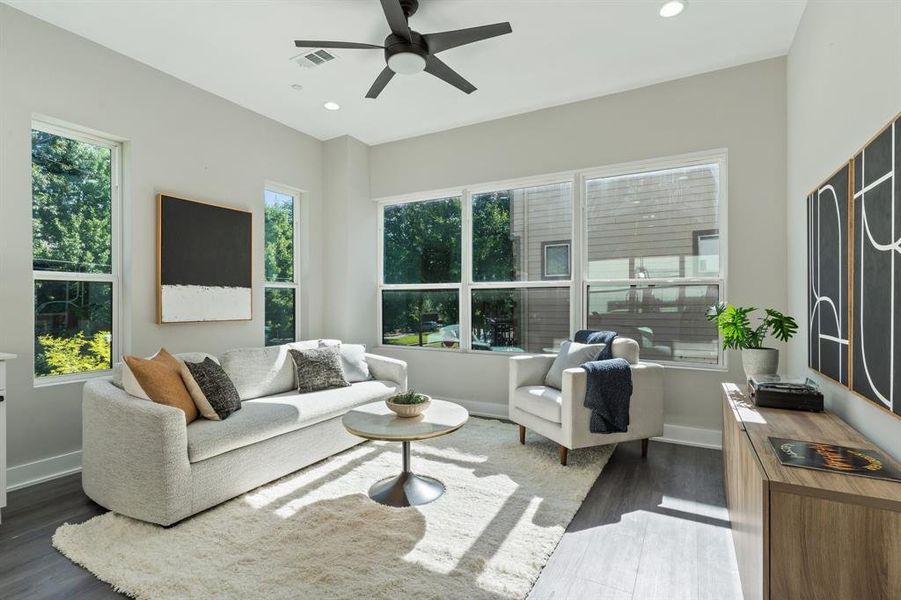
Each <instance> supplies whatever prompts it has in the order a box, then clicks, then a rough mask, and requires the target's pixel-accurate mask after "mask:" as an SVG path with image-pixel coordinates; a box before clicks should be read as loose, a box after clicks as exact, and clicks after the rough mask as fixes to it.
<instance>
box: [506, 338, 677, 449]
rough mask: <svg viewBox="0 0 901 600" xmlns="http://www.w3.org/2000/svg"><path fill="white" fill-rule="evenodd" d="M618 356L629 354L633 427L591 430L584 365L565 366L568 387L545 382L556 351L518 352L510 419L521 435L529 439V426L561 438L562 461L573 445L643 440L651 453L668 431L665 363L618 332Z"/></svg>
mask: <svg viewBox="0 0 901 600" xmlns="http://www.w3.org/2000/svg"><path fill="white" fill-rule="evenodd" d="M611 350H612V352H613V357H614V358H624V359H626V360H627V361H628V362H629V366H630V368H631V370H632V399H631V401H630V404H629V428H628V431H626V432H625V433H609V434H601V433H591V432H590V431H589V429H588V424H589V420H590V419H591V409H588V408H585V405H584V400H585V387H586V384H587V380H588V377H587V373H586V372H585V370H584V369H582V368H581V367H577V368H573V369H566V370H565V371H563V389H562V390H558V389H555V388H552V387H548V386H546V385H544V378H545V376H546V375H547V372H548V371H549V370H550V368H551V365H552V364H553V363H554V359H555V358H556V356H555V355H539V356H515V357H513V358H511V359H510V390H509V397H508V402H509V407H508V409H509V415H510V420H511V421H513V422H514V423H517V424H518V425H519V441H520V443H525V432H526V429H531V430H532V431H534V432H535V433H538V434H540V435H543V436H544V437H546V438H548V439H550V440H553V441H555V442H557V443H558V444H560V463H561V464H563V465H565V464H566V460H567V453H568V451H569V450H574V449H577V448H587V447H589V446H600V445H604V444H615V443H617V442H625V441H628V440H642V455H645V454H647V440H648V438H651V437H655V436H659V435H663V367H662V366H660V365H657V364H654V363H646V362H640V361H639V359H638V358H639V357H638V350H639V348H638V342H636V341H635V340H632V339H629V338H623V337H619V338H616V339H615V340H613V348H612V349H611Z"/></svg>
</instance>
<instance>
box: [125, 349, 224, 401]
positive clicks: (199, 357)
mask: <svg viewBox="0 0 901 600" xmlns="http://www.w3.org/2000/svg"><path fill="white" fill-rule="evenodd" d="M173 356H174V357H175V358H178V359H180V360H183V361H185V362H188V361H190V362H203V361H204V360H206V359H208V358H209V359H211V360H213V361H214V362H216V363H217V364H218V362H219V359H218V358H216V357H215V356H213V355H212V354H207V353H206V352H179V353H178V354H173ZM124 370H125V365H124V364H123V363H121V362H117V363H116V364H114V365H113V374H112V376H113V380H112V381H113V385H114V386H116V387H117V388H119V389H120V390H124V389H125V383H124V382H123V377H124ZM148 400H149V398H148Z"/></svg>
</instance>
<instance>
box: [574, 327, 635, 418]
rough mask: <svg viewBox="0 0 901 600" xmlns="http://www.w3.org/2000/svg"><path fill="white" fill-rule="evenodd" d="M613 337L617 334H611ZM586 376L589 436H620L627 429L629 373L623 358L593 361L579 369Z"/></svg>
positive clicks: (629, 390) (630, 377) (630, 376)
mask: <svg viewBox="0 0 901 600" xmlns="http://www.w3.org/2000/svg"><path fill="white" fill-rule="evenodd" d="M614 335H616V334H614ZM582 368H583V369H585V371H586V373H588V384H587V387H586V389H585V408H590V409H591V422H590V423H589V431H591V433H623V432H625V431H626V430H628V429H629V403H630V402H629V401H630V400H631V399H632V369H630V368H629V361H627V360H625V359H622V358H611V359H609V360H595V361H591V362H587V363H585V364H583V365H582Z"/></svg>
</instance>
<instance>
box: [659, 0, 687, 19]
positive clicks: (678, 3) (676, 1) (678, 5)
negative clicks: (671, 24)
mask: <svg viewBox="0 0 901 600" xmlns="http://www.w3.org/2000/svg"><path fill="white" fill-rule="evenodd" d="M685 4H686V2H685V0H669V2H664V3H663V6H661V7H660V16H661V17H663V18H664V19H669V18H672V17H676V16H679V15H680V14H682V11H683V10H685Z"/></svg>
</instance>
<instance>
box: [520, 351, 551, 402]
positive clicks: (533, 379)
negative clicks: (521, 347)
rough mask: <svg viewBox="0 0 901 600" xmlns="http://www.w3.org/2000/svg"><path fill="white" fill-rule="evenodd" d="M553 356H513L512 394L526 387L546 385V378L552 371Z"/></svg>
mask: <svg viewBox="0 0 901 600" xmlns="http://www.w3.org/2000/svg"><path fill="white" fill-rule="evenodd" d="M555 358H557V357H556V355H553V354H537V355H534V356H513V357H511V358H510V392H511V394H512V392H513V390H515V389H516V388H521V387H523V386H525V385H544V378H545V376H546V375H547V372H548V371H550V370H551V365H552V364H554V359H555Z"/></svg>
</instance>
